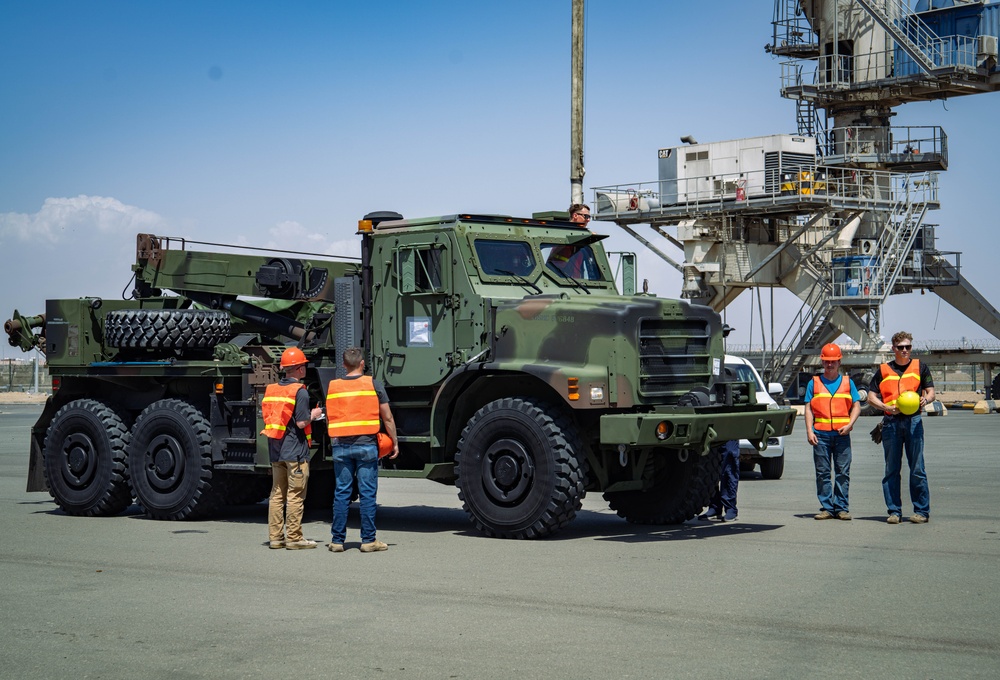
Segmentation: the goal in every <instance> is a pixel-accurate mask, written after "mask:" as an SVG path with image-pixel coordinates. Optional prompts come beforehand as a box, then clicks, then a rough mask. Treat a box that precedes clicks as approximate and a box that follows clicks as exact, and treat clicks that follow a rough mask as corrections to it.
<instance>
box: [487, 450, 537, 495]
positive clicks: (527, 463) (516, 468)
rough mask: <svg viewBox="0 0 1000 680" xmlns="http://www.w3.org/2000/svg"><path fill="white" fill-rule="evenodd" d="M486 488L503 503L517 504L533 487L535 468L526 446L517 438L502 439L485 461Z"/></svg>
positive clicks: (489, 451) (489, 452)
mask: <svg viewBox="0 0 1000 680" xmlns="http://www.w3.org/2000/svg"><path fill="white" fill-rule="evenodd" d="M483 463H484V466H483V486H484V487H485V489H486V492H487V493H488V494H489V495H490V496H491V497H492V498H493V499H494V500H495V501H498V502H500V503H512V502H516V501H517V500H518V499H520V498H521V496H523V495H524V494H525V493H526V492H527V491H528V489H529V488H530V487H531V480H532V478H533V477H534V473H535V468H534V463H533V461H532V458H531V455H530V454H529V453H528V450H527V449H526V448H525V446H524V445H523V444H522V443H521V442H519V441H517V440H514V439H500V440H498V441H496V442H494V443H493V445H492V446H490V448H489V449H487V450H486V455H485V456H484V458H483Z"/></svg>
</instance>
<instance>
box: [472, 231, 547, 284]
mask: <svg viewBox="0 0 1000 680" xmlns="http://www.w3.org/2000/svg"><path fill="white" fill-rule="evenodd" d="M476 255H477V256H478V257H479V265H480V266H481V267H482V270H483V274H486V275H488V276H510V275H516V276H526V275H527V274H530V273H531V272H532V271H533V270H534V269H535V255H534V253H533V252H532V251H531V244H529V243H525V242H524V241H494V240H490V239H477V240H476Z"/></svg>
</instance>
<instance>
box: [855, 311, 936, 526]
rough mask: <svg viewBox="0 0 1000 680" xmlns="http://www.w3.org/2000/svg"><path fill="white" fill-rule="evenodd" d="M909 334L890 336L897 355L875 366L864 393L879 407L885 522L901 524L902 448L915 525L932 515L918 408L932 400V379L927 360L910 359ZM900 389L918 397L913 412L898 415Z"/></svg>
mask: <svg viewBox="0 0 1000 680" xmlns="http://www.w3.org/2000/svg"><path fill="white" fill-rule="evenodd" d="M912 350H913V336H912V335H910V334H909V333H907V332H906V331H900V332H899V333H896V334H895V335H893V336H892V351H893V354H894V355H895V359H894V360H893V361H890V362H888V363H885V364H882V365H881V366H879V370H878V371H876V372H875V376H874V377H873V378H872V381H871V385H870V386H869V391H868V403H869V404H871V405H872V406H874V407H875V408H878V409H882V411H884V412H885V416H884V417H883V418H882V450H883V451H884V453H885V476H884V477H882V494H883V495H884V496H885V505H886V509H887V510H888V513H889V517H888V519H886V522H888V523H889V524H899V519H900V516H901V515H902V505H903V502H902V499H901V498H900V495H899V494H900V491H899V475H900V471H901V470H902V467H903V449H904V448H905V449H906V463H907V465H908V466H909V467H910V501H911V502H912V503H913V515H912V516H911V517H910V521H911V522H913V523H914V524H926V523H927V521H928V520H929V519H930V517H931V492H930V488H929V487H928V484H927V471H926V470H925V469H924V423H923V421H922V420H921V418H920V412H921V411H922V410H923V408H924V406H926V405H927V404H930V403H931V402H933V401H934V379H933V378H932V377H931V371H930V369H929V368H927V365H926V364H923V363H921V362H920V360H919V359H914V358H912V355H911V354H910V352H911V351H912ZM903 392H916V393H917V394H919V395H920V407H919V408H918V409H917V411H916V413H914V414H913V415H909V416H908V415H906V414H904V413H901V412H900V410H899V407H898V406H897V405H896V400H897V399H898V398H899V395H900V394H902V393H903Z"/></svg>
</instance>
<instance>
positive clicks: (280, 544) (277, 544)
mask: <svg viewBox="0 0 1000 680" xmlns="http://www.w3.org/2000/svg"><path fill="white" fill-rule="evenodd" d="M267 547H268V548H270V549H271V550H281V549H282V548H284V547H285V542H284V541H280V540H279V541H271V542H270V543H268V544H267Z"/></svg>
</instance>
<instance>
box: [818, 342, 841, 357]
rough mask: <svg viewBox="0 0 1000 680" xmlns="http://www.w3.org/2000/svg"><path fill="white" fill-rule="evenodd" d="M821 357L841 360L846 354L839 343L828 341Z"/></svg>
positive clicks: (820, 354)
mask: <svg viewBox="0 0 1000 680" xmlns="http://www.w3.org/2000/svg"><path fill="white" fill-rule="evenodd" d="M819 358H820V359H822V360H823V361H840V360H841V359H843V358H844V355H843V354H842V353H841V351H840V347H839V346H838V345H836V344H835V343H832V342H828V343H826V344H825V345H823V351H822V352H820V353H819Z"/></svg>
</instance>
